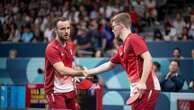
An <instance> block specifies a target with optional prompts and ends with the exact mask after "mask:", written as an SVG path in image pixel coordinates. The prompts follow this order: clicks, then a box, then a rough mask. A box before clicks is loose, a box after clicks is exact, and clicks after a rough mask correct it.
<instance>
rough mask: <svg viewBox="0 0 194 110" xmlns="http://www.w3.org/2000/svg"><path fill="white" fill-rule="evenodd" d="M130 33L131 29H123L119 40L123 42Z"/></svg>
mask: <svg viewBox="0 0 194 110" xmlns="http://www.w3.org/2000/svg"><path fill="white" fill-rule="evenodd" d="M130 33H131V29H127V28H124V29H123V31H122V32H121V40H122V41H123V42H124V41H125V39H126V38H127V37H128V35H129V34H130Z"/></svg>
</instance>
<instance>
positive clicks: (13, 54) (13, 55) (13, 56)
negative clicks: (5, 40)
mask: <svg viewBox="0 0 194 110" xmlns="http://www.w3.org/2000/svg"><path fill="white" fill-rule="evenodd" d="M17 53H18V52H17V50H16V49H11V50H9V57H8V58H10V59H16V57H17Z"/></svg>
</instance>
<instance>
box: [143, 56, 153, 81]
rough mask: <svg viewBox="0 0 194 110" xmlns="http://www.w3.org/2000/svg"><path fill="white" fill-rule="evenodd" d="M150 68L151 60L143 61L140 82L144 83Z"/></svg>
mask: <svg viewBox="0 0 194 110" xmlns="http://www.w3.org/2000/svg"><path fill="white" fill-rule="evenodd" d="M151 67H152V58H151V57H150V58H146V59H144V63H143V72H142V76H141V82H143V83H146V81H147V79H148V76H149V74H150V71H151Z"/></svg>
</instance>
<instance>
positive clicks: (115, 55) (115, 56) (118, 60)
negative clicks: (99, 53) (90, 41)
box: [110, 50, 120, 64]
mask: <svg viewBox="0 0 194 110" xmlns="http://www.w3.org/2000/svg"><path fill="white" fill-rule="evenodd" d="M110 61H111V62H112V63H115V64H119V63H120V56H119V50H117V52H116V54H114V56H113V57H112V58H110Z"/></svg>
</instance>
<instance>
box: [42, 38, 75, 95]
mask: <svg viewBox="0 0 194 110" xmlns="http://www.w3.org/2000/svg"><path fill="white" fill-rule="evenodd" d="M60 61H61V62H63V64H64V66H66V67H72V61H73V56H72V50H71V48H70V46H69V43H68V42H67V43H66V45H64V46H62V45H61V44H60V43H59V41H57V40H56V39H55V40H53V41H52V42H50V43H49V44H48V46H47V48H46V52H45V74H44V80H45V83H44V88H45V92H46V94H50V93H64V92H70V91H72V90H74V86H73V82H72V77H71V76H69V75H60V74H59V73H58V72H57V71H56V70H55V68H54V67H53V64H55V63H57V62H60Z"/></svg>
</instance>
